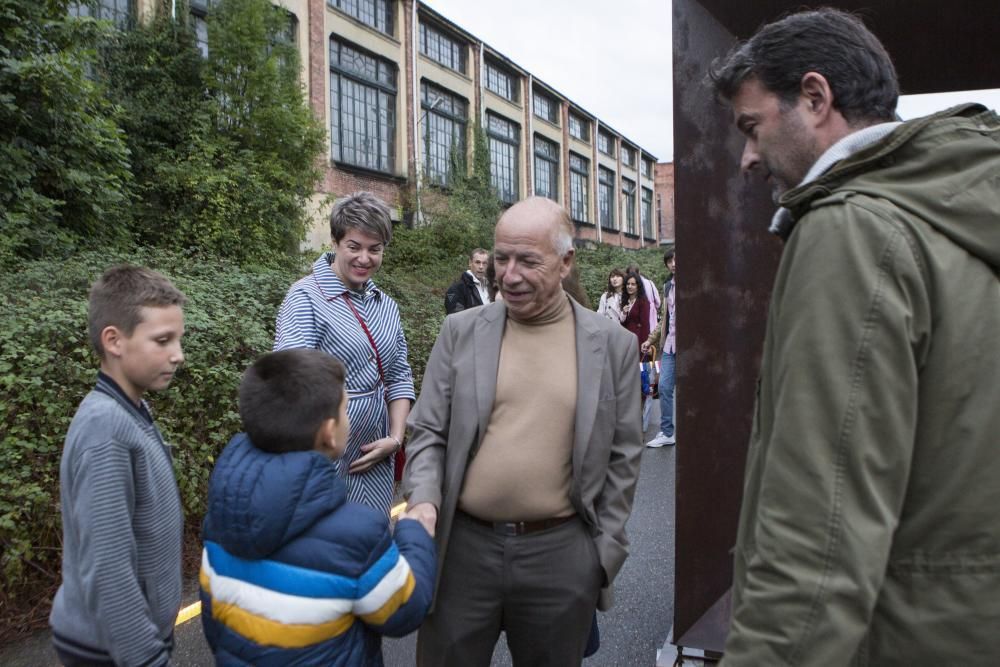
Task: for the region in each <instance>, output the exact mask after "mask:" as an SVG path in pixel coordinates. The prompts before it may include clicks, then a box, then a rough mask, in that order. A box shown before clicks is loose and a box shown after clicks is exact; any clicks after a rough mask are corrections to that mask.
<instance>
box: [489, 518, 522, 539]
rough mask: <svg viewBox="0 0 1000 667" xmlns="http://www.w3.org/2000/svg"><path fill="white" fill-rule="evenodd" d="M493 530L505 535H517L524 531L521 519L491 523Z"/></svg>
mask: <svg viewBox="0 0 1000 667" xmlns="http://www.w3.org/2000/svg"><path fill="white" fill-rule="evenodd" d="M493 530H494V531H496V532H497V533H500V534H501V535H503V536H505V537H517V536H518V535H522V534H523V533H524V522H523V521H504V522H498V523H494V524H493Z"/></svg>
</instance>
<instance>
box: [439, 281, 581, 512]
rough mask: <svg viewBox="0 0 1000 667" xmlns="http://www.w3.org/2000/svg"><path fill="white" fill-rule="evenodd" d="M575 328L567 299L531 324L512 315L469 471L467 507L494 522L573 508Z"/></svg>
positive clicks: (461, 502) (463, 502)
mask: <svg viewBox="0 0 1000 667" xmlns="http://www.w3.org/2000/svg"><path fill="white" fill-rule="evenodd" d="M576 375H577V373H576V326H575V322H574V318H573V308H572V306H570V303H569V300H568V299H565V298H563V299H560V300H559V302H558V304H556V307H555V308H554V309H553V311H552V312H550V313H545V314H543V316H542V317H540V318H538V319H537V320H535V321H532V322H518V321H516V320H515V319H514V318H513V317H511V315H510V312H509V311H508V313H507V323H506V327H505V329H504V335H503V342H502V343H501V346H500V367H499V369H498V370H497V391H496V398H495V399H494V402H493V412H492V414H491V415H490V421H489V424H488V425H487V427H486V434H485V435H484V436H483V442H482V445H481V446H480V448H479V450H478V452H476V455H475V457H474V458H473V459H472V461H471V462H470V463H469V467H468V469H467V470H466V473H465V482H464V484H463V485H462V493H461V495H460V496H459V499H458V507H459V509H461V510H462V511H463V512H466V513H468V514H471V515H472V516H475V517H478V518H480V519H485V520H487V521H535V520H539V519H550V518H553V517H562V516H569V515H571V514H573V513H574V510H573V506H572V505H571V504H570V500H569V490H570V483H571V481H572V475H573V470H572V453H573V436H574V423H575V421H576Z"/></svg>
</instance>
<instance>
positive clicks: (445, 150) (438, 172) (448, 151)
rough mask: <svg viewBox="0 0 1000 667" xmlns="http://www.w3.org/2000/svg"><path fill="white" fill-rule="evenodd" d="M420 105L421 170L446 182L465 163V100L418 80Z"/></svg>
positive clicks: (430, 178) (433, 180)
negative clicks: (422, 117)
mask: <svg viewBox="0 0 1000 667" xmlns="http://www.w3.org/2000/svg"><path fill="white" fill-rule="evenodd" d="M420 107H421V108H422V109H423V113H424V122H423V125H422V130H423V141H424V173H425V174H426V175H427V180H428V181H429V182H431V183H434V184H437V185H449V184H450V183H451V182H452V178H453V177H454V172H455V169H456V168H460V167H461V165H464V164H465V126H466V123H467V122H468V121H467V118H468V107H469V105H468V102H466V101H465V100H463V99H462V98H461V97H458V96H457V95H452V94H451V93H449V92H448V91H446V90H444V89H442V88H438V87H437V86H433V85H431V84H429V83H427V82H421V84H420Z"/></svg>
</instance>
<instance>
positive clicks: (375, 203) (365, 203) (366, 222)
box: [330, 192, 392, 245]
mask: <svg viewBox="0 0 1000 667" xmlns="http://www.w3.org/2000/svg"><path fill="white" fill-rule="evenodd" d="M351 229H357V230H358V231H360V232H362V233H363V234H367V235H368V236H374V237H375V238H377V239H378V240H379V241H381V242H382V244H383V245H389V242H390V241H392V219H391V217H390V215H389V207H388V206H386V204H385V202H384V201H382V200H381V199H379V198H378V197H377V196H375V195H374V194H372V193H371V192H355V193H354V194H352V195H348V196H346V197H343V198H341V199H338V200H337V203H335V204H334V205H333V210H332V211H330V236H331V237H333V241H334V243H340V242H341V241H342V240H343V238H344V236H345V235H346V234H347V232H348V231H349V230H351Z"/></svg>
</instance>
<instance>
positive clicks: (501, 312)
mask: <svg viewBox="0 0 1000 667" xmlns="http://www.w3.org/2000/svg"><path fill="white" fill-rule="evenodd" d="M480 311H481V312H480V316H479V317H477V318H476V328H475V332H474V333H473V338H472V340H473V345H474V347H475V349H474V350H473V359H475V369H476V372H475V388H476V406H477V408H478V410H477V411H478V413H479V435H478V437H477V439H476V449H479V445H480V444H482V442H483V436H484V435H485V434H486V426H487V425H488V424H489V422H490V414H491V413H492V412H493V400H494V399H495V398H496V393H497V370H498V369H499V368H500V343H501V342H502V340H503V330H504V325H505V324H506V323H507V307H506V306H505V305H504V304H503V302H502V301H501V302H498V303H497V304H491V305H487V306H482V307H481V309H480Z"/></svg>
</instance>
